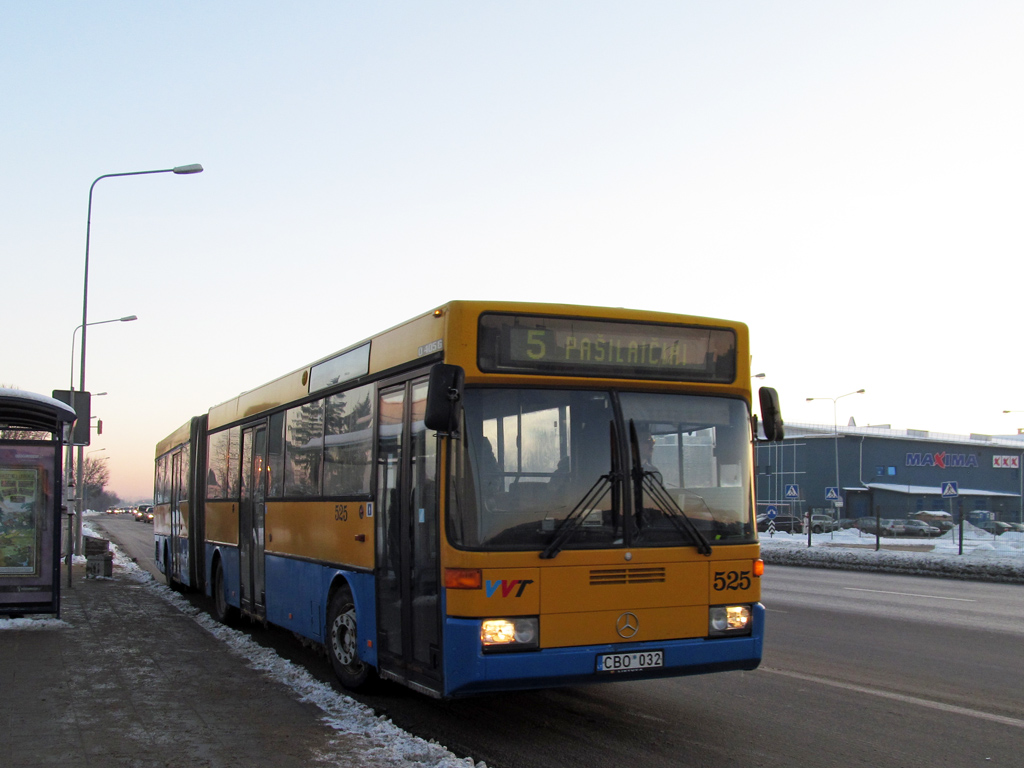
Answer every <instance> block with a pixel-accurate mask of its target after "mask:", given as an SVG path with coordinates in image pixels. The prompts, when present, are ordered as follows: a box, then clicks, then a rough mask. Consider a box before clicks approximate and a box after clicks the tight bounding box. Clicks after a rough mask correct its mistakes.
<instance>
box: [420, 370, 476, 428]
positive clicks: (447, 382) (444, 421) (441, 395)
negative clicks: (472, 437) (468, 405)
mask: <svg viewBox="0 0 1024 768" xmlns="http://www.w3.org/2000/svg"><path fill="white" fill-rule="evenodd" d="M465 382H466V372H465V371H464V370H462V367H461V366H458V365H447V364H445V363H438V364H437V365H435V366H434V367H433V368H431V369H430V380H429V382H428V383H427V407H426V411H425V412H424V414H423V423H424V425H426V427H427V429H432V430H434V431H436V432H440V433H442V434H445V435H452V436H453V437H454V436H456V433H457V427H458V419H457V418H456V417H457V414H458V403H459V400H461V399H462V388H463V386H464V385H465Z"/></svg>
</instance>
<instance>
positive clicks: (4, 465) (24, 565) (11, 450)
mask: <svg viewBox="0 0 1024 768" xmlns="http://www.w3.org/2000/svg"><path fill="white" fill-rule="evenodd" d="M74 420H75V411H74V410H73V409H72V408H71V407H70V406H68V405H65V404H64V403H62V402H60V401H59V400H55V399H53V398H52V397H47V396H46V395H39V394H36V393H34V392H25V391H23V390H19V389H0V615H21V614H26V613H54V614H58V615H59V614H60V520H61V500H62V475H61V446H62V444H63V437H64V425H65V424H70V423H71V422H73V421H74Z"/></svg>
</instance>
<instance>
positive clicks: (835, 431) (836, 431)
mask: <svg viewBox="0 0 1024 768" xmlns="http://www.w3.org/2000/svg"><path fill="white" fill-rule="evenodd" d="M863 394H864V390H863V389H858V390H857V391H856V392H847V393H846V394H845V395H837V396H836V397H808V398H807V402H808V403H809V402H811V401H812V400H831V401H832V433H833V440H834V441H835V454H836V493H837V494H839V499H840V500H842V491H841V490H840V486H839V417H838V416H837V415H836V403H837V402H838V401H839V400H842V399H843V398H844V397H850V395H863ZM837 519H838V518H837ZM832 534H833V537H834V535H835V528H834V527H833V529H832Z"/></svg>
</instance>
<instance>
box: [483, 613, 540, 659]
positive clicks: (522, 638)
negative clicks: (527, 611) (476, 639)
mask: <svg viewBox="0 0 1024 768" xmlns="http://www.w3.org/2000/svg"><path fill="white" fill-rule="evenodd" d="M537 627H538V622H537V617H536V616H529V617H516V618H514V619H484V620H483V621H482V622H480V645H481V647H482V648H483V650H484V652H485V653H494V652H496V651H528V650H532V649H534V648H537V647H538V645H539V643H538V640H539V636H540V632H538V629H537Z"/></svg>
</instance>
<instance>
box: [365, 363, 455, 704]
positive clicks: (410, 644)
mask: <svg viewBox="0 0 1024 768" xmlns="http://www.w3.org/2000/svg"><path fill="white" fill-rule="evenodd" d="M426 398H427V379H426V378H425V377H422V378H418V379H414V380H411V381H406V382H403V383H401V384H399V385H397V386H388V387H382V388H381V389H380V391H379V403H378V416H379V419H378V424H379V426H378V432H377V536H376V540H377V628H378V658H379V663H380V668H381V671H382V673H383V674H384V675H385V676H390V677H396V678H398V679H400V680H403V681H405V682H407V683H408V684H410V685H412V686H413V687H416V685H417V684H419V685H421V686H424V687H427V688H428V689H430V690H438V689H439V685H440V680H441V671H442V667H441V647H440V646H441V640H440V636H441V632H440V627H441V616H440V599H439V595H440V590H439V568H438V535H439V526H438V511H437V492H438V491H437V468H438V461H437V442H438V441H437V438H436V437H435V435H434V433H433V432H430V431H428V430H427V429H426V427H425V426H424V424H423V415H424V409H425V406H426Z"/></svg>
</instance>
